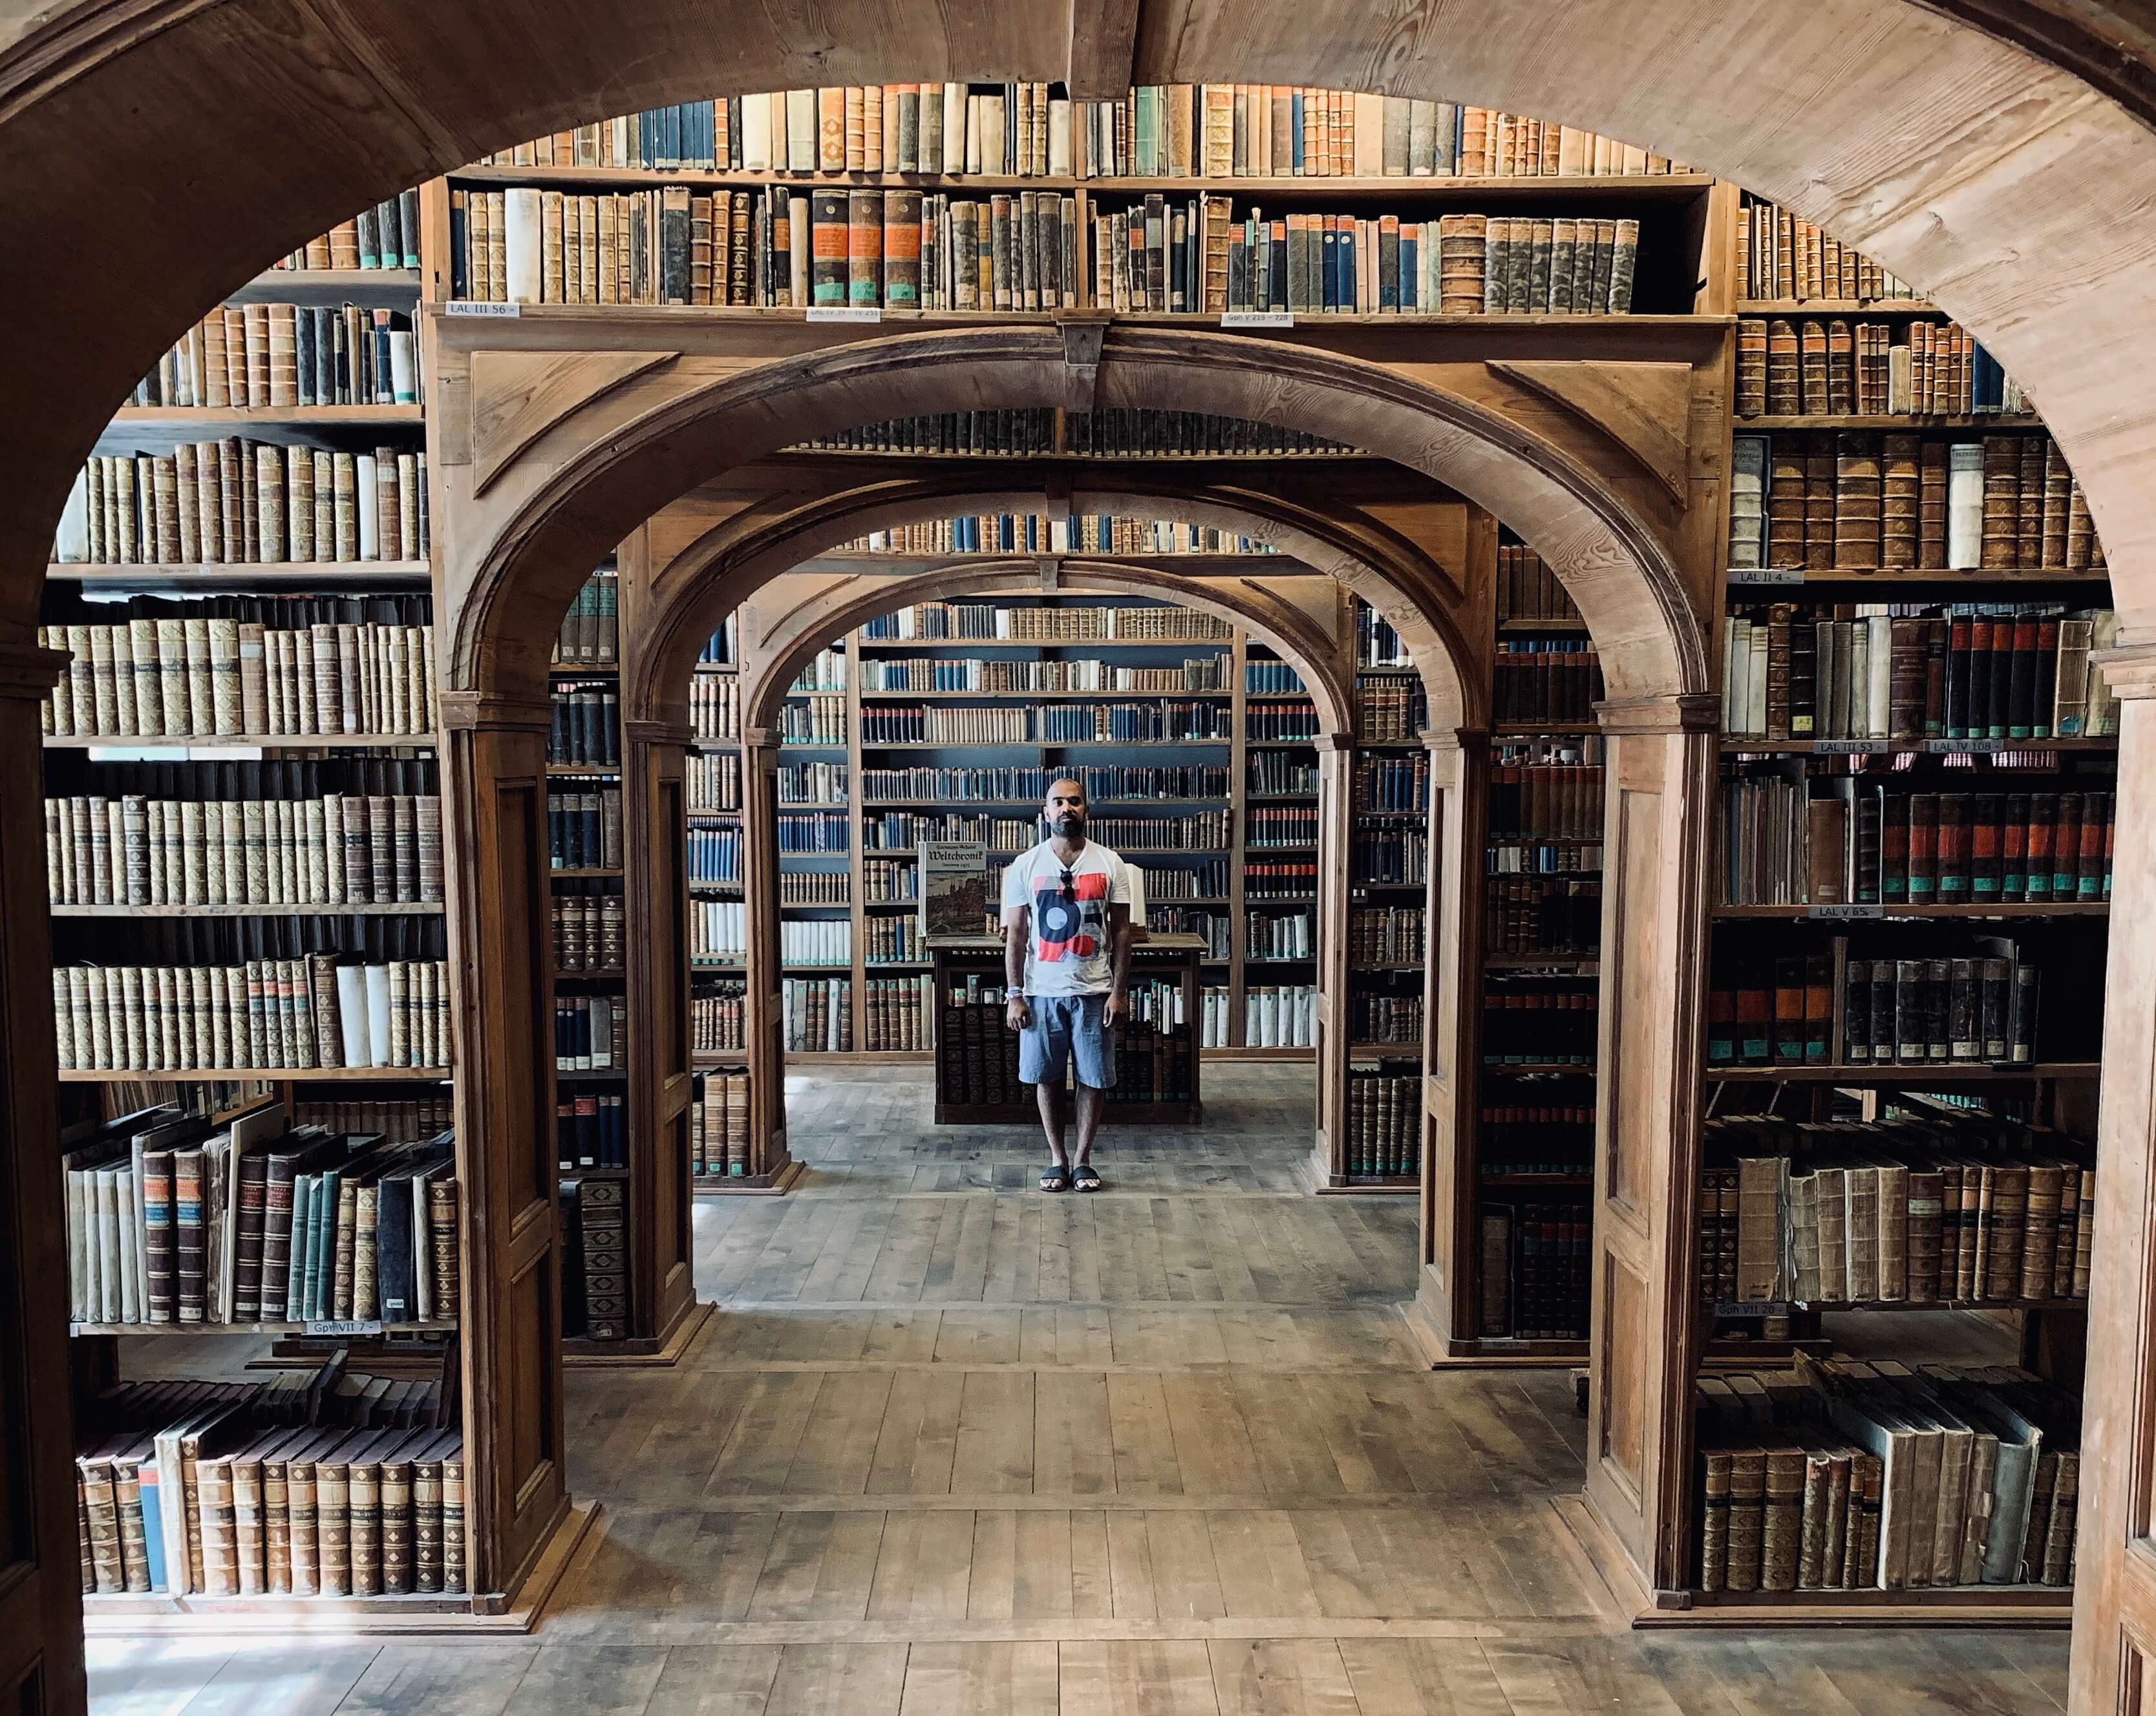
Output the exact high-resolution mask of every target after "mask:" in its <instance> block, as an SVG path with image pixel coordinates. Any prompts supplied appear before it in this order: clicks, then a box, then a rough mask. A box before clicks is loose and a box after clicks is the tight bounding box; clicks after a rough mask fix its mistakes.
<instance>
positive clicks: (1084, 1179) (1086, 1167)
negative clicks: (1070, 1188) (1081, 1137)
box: [1070, 1162, 1101, 1192]
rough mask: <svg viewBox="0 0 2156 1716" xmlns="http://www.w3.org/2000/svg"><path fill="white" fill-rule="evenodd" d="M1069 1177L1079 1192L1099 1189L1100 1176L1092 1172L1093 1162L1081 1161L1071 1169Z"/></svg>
mask: <svg viewBox="0 0 2156 1716" xmlns="http://www.w3.org/2000/svg"><path fill="white" fill-rule="evenodd" d="M1070 1179H1071V1183H1072V1184H1074V1185H1075V1186H1076V1187H1077V1188H1078V1189H1079V1190H1080V1191H1081V1192H1097V1191H1098V1190H1100V1189H1101V1176H1100V1175H1099V1174H1096V1173H1095V1172H1094V1170H1093V1164H1091V1163H1090V1162H1081V1163H1080V1164H1078V1165H1077V1166H1076V1167H1075V1168H1074V1169H1071V1170H1070Z"/></svg>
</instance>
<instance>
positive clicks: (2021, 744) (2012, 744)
mask: <svg viewBox="0 0 2156 1716" xmlns="http://www.w3.org/2000/svg"><path fill="white" fill-rule="evenodd" d="M1924 748H1925V749H1926V750H1927V751H1928V752H1930V753H1932V755H1933V756H1934V757H1952V756H1953V755H1954V754H1955V753H1958V752H1967V753H1969V754H1970V755H1972V756H1978V757H1989V756H1996V755H1997V754H1998V753H1999V752H2001V751H2040V750H2042V749H2043V748H2044V742H2043V741H2042V740H2041V739H1926V740H1925V741H1924Z"/></svg>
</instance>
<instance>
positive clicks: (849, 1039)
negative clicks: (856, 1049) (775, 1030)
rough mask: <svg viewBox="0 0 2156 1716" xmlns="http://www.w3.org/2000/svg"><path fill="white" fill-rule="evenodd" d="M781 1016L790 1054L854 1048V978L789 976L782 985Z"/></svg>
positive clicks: (836, 1051) (780, 1019)
mask: <svg viewBox="0 0 2156 1716" xmlns="http://www.w3.org/2000/svg"><path fill="white" fill-rule="evenodd" d="M778 1016H779V1026H780V1030H782V1032H783V1038H782V1040H783V1042H784V1043H785V1045H786V1049H787V1052H788V1054H799V1053H803V1052H804V1051H805V1052H808V1053H812V1054H814V1053H819V1052H823V1053H839V1052H841V1051H845V1050H849V1049H851V1048H852V1047H853V1046H854V984H853V979H850V978H844V977H814V978H809V977H789V978H787V979H784V980H783V982H781V983H780V984H779V986H778Z"/></svg>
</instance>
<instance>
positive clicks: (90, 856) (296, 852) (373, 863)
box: [45, 793, 442, 906]
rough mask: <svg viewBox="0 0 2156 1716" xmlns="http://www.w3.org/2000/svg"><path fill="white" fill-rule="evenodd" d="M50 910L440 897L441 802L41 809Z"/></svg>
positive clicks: (52, 804) (191, 802) (65, 804)
mask: <svg viewBox="0 0 2156 1716" xmlns="http://www.w3.org/2000/svg"><path fill="white" fill-rule="evenodd" d="M45 868H46V883H47V889H48V893H49V897H50V899H51V901H52V903H53V904H54V905H55V906H114V905H120V906H241V905H260V906H336V905H346V904H354V905H357V904H372V905H390V904H409V903H423V902H438V901H439V900H440V899H441V898H442V801H441V800H440V799H438V798H434V797H431V796H429V797H417V796H413V795H411V794H396V795H385V796H382V797H370V796H364V795H360V794H350V795H347V794H335V793H333V794H328V795H327V796H326V797H324V798H321V799H304V800H293V799H211V800H208V801H207V802H205V801H203V800H201V799H151V798H148V797H146V796H143V795H141V794H132V793H130V794H123V795H121V796H120V797H117V798H100V797H95V796H92V797H82V798H68V799H46V800H45Z"/></svg>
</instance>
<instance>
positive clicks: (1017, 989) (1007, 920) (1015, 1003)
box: [1004, 906, 1033, 1030]
mask: <svg viewBox="0 0 2156 1716" xmlns="http://www.w3.org/2000/svg"><path fill="white" fill-rule="evenodd" d="M1032 915H1033V908H1032V907H1030V906H1006V907H1004V994H1005V995H1006V996H1007V997H1009V999H1008V1000H1006V1002H1005V1003H1004V1024H1005V1025H1009V1027H1010V1028H1011V1029H1012V1030H1024V1029H1025V1027H1026V1026H1027V1025H1030V1024H1032V1023H1033V1010H1032V1009H1031V1008H1030V1007H1029V1006H1027V1005H1026V1004H1025V993H1024V991H1025V944H1026V938H1027V937H1028V935H1029V933H1030V927H1031V919H1032Z"/></svg>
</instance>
